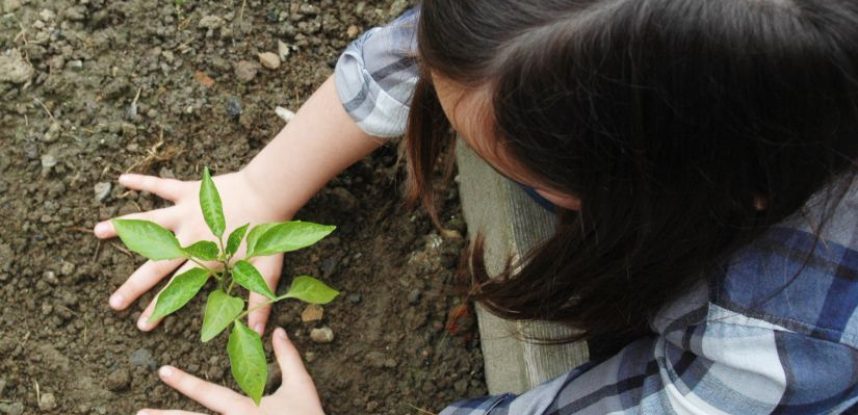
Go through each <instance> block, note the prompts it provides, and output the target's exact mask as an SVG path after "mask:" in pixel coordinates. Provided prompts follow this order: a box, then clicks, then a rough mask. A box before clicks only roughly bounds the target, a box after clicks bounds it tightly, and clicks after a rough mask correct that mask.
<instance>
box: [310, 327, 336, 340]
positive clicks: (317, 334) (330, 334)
mask: <svg viewBox="0 0 858 415" xmlns="http://www.w3.org/2000/svg"><path fill="white" fill-rule="evenodd" d="M310 340H312V341H314V342H316V343H330V342H332V341H334V331H333V330H331V328H330V327H321V328H318V329H313V330H310Z"/></svg>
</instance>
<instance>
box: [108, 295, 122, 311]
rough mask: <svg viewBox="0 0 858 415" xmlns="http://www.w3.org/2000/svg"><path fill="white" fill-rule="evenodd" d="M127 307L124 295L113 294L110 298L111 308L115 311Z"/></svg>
mask: <svg viewBox="0 0 858 415" xmlns="http://www.w3.org/2000/svg"><path fill="white" fill-rule="evenodd" d="M124 305H125V298H124V297H123V296H122V294H113V295H112V296H110V306H111V307H113V308H115V309H120V308H122V306H124Z"/></svg>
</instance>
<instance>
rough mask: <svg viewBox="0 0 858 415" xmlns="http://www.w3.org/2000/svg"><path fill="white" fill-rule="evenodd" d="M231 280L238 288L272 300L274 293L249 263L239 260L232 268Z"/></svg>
mask: <svg viewBox="0 0 858 415" xmlns="http://www.w3.org/2000/svg"><path fill="white" fill-rule="evenodd" d="M232 278H233V280H234V281H235V282H236V283H237V284H238V285H240V286H242V287H244V288H247V289H248V290H250V291H253V292H255V293H257V294H262V295H264V296H266V297H268V298H270V299H272V300H273V299H274V297H275V296H274V293H273V292H272V291H271V288H269V287H268V283H266V282H265V278H262V274H260V273H259V270H257V269H256V267H254V266H253V265H252V264H251V263H250V262H247V261H244V260H241V261H238V262H236V263H235V265H234V266H233V268H232Z"/></svg>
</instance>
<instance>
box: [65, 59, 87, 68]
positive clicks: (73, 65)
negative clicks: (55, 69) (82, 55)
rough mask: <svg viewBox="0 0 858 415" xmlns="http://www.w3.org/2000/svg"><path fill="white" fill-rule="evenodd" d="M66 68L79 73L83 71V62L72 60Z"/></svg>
mask: <svg viewBox="0 0 858 415" xmlns="http://www.w3.org/2000/svg"><path fill="white" fill-rule="evenodd" d="M66 68H68V69H72V70H75V71H79V70H81V69H83V61H82V60H80V59H73V60H70V61H68V63H66Z"/></svg>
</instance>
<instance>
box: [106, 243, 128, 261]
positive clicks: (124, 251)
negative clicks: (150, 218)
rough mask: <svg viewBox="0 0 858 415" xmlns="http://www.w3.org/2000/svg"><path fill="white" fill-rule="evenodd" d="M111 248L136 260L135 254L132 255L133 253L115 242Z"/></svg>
mask: <svg viewBox="0 0 858 415" xmlns="http://www.w3.org/2000/svg"><path fill="white" fill-rule="evenodd" d="M110 246H112V247H114V248H116V249H117V250H119V252H122V253H123V254H125V255H128V256H129V257H131V258H134V254H132V253H131V251H129V250H127V249H125V248H124V247H123V246H122V245H119V244H118V243H116V242H113V243H111V244H110Z"/></svg>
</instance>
